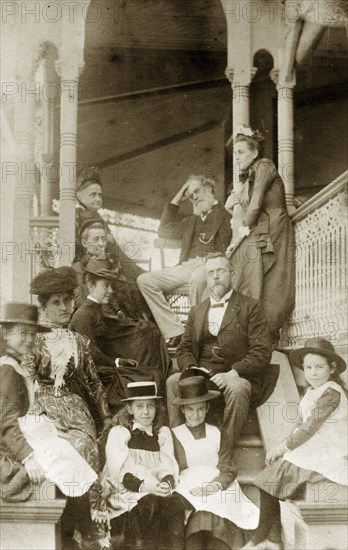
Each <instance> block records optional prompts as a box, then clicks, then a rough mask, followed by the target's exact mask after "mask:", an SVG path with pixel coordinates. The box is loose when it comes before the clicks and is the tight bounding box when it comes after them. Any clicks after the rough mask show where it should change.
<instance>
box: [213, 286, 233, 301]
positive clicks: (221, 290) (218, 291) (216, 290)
mask: <svg viewBox="0 0 348 550" xmlns="http://www.w3.org/2000/svg"><path fill="white" fill-rule="evenodd" d="M229 290H231V287H230V288H229V287H228V286H226V285H223V284H222V283H216V284H215V285H214V286H213V287H212V288H211V290H210V292H211V294H212V295H213V297H214V298H215V299H216V300H221V298H222V297H223V296H225V294H227V292H228V291H229Z"/></svg>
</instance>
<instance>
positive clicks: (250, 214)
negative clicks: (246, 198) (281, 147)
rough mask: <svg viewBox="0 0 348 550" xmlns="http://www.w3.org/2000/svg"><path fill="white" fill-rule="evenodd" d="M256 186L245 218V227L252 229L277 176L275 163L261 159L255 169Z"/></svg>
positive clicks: (254, 185)
mask: <svg viewBox="0 0 348 550" xmlns="http://www.w3.org/2000/svg"><path fill="white" fill-rule="evenodd" d="M253 173H254V178H255V179H254V184H253V188H252V193H251V198H250V203H249V205H248V207H247V211H246V214H245V217H244V220H243V222H244V225H247V226H248V227H252V226H253V225H255V224H256V222H257V220H258V217H259V215H260V213H261V210H262V205H263V201H264V197H265V194H266V192H267V191H268V189H269V187H270V185H271V183H272V181H273V180H274V178H275V177H276V175H277V171H276V168H275V166H274V164H273V162H272V161H271V160H269V159H260V160H259V161H257V162H256V163H255V166H254V167H253Z"/></svg>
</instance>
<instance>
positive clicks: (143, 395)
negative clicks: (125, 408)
mask: <svg viewBox="0 0 348 550" xmlns="http://www.w3.org/2000/svg"><path fill="white" fill-rule="evenodd" d="M127 395H128V397H127V398H126V399H121V401H137V400H138V399H163V398H162V397H161V396H160V395H157V384H156V382H153V381H150V380H144V381H142V382H129V383H128V384H127Z"/></svg>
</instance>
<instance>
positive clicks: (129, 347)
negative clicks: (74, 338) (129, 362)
mask: <svg viewBox="0 0 348 550" xmlns="http://www.w3.org/2000/svg"><path fill="white" fill-rule="evenodd" d="M105 324H106V330H105V331H104V333H103V337H102V338H101V337H99V338H98V346H99V348H100V349H101V350H102V351H103V352H104V353H105V355H107V356H108V357H110V358H112V359H115V358H116V357H121V358H128V359H135V361H137V362H138V365H139V367H138V369H134V370H132V369H131V370H129V369H126V370H122V368H120V370H119V374H121V375H122V378H123V380H124V382H125V383H126V382H133V381H136V380H138V379H139V375H141V376H142V379H144V376H145V379H146V378H148V379H151V380H155V382H156V383H157V386H158V390H159V393H160V394H161V395H164V390H165V380H166V378H167V375H168V371H169V368H170V365H171V360H170V357H169V354H168V350H167V348H166V344H165V341H164V339H163V337H162V335H161V333H160V331H159V330H158V328H157V327H156V326H155V325H154V324H152V323H150V322H149V321H144V320H140V321H125V320H120V319H115V318H110V317H109V318H105ZM134 377H135V378H134Z"/></svg>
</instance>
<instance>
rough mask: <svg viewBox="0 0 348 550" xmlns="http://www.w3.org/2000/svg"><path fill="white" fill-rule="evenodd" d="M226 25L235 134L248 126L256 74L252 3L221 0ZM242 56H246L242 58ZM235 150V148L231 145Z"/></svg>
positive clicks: (239, 214)
mask: <svg viewBox="0 0 348 550" xmlns="http://www.w3.org/2000/svg"><path fill="white" fill-rule="evenodd" d="M221 4H222V7H223V9H224V12H225V16H226V24H227V69H226V71H225V74H226V77H227V78H228V80H229V81H230V82H231V87H232V134H234V133H235V131H236V128H237V127H238V126H240V125H241V124H245V125H246V126H248V125H249V111H250V109H249V85H250V82H251V79H252V76H253V74H254V69H253V66H252V47H251V23H250V19H248V18H247V17H244V16H243V13H244V14H245V13H246V11H245V10H247V9H248V6H249V5H250V2H249V0H241V1H240V2H236V1H235V0H221ZM241 52H243V55H241ZM231 146H232V145H231ZM236 168H237V167H236V163H235V162H234V163H233V189H234V191H235V192H237V193H238V192H239V190H240V183H239V173H238V169H236ZM242 218H243V209H242V207H241V206H239V205H236V206H235V207H234V208H233V221H232V230H233V232H234V234H235V235H236V231H237V230H238V228H239V227H240V225H241V222H242Z"/></svg>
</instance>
